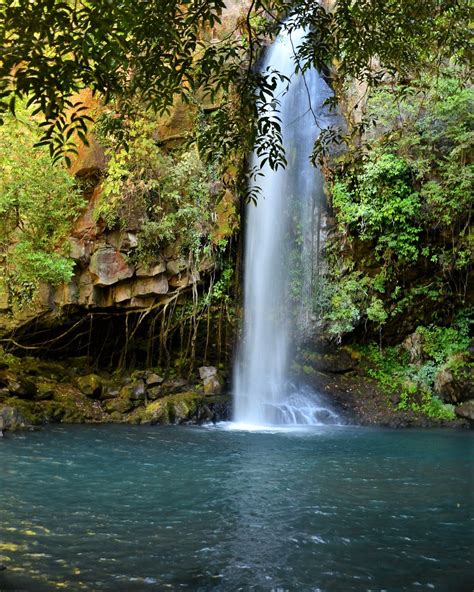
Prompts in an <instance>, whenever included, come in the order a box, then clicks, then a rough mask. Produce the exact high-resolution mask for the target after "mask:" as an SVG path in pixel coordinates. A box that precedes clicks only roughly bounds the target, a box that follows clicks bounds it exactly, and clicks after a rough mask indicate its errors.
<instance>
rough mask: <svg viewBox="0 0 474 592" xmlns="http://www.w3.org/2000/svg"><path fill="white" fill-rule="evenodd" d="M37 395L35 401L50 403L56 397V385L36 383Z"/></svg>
mask: <svg viewBox="0 0 474 592" xmlns="http://www.w3.org/2000/svg"><path fill="white" fill-rule="evenodd" d="M36 387H37V389H38V390H37V393H36V396H35V399H36V400H37V401H49V400H50V399H52V398H53V397H54V390H55V387H56V383H55V382H53V381H46V380H44V381H39V382H37V383H36Z"/></svg>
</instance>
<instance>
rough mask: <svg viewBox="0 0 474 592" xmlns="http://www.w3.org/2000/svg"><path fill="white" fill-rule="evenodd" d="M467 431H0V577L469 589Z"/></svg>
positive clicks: (119, 587) (96, 584)
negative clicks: (4, 567) (3, 434)
mask: <svg viewBox="0 0 474 592" xmlns="http://www.w3.org/2000/svg"><path fill="white" fill-rule="evenodd" d="M473 442H474V440H473V434H472V433H468V432H462V431H450V430H444V431H442V430H429V431H428V430H426V431H421V430H420V431H418V430H403V431H396V430H382V429H366V428H340V427H339V428H336V427H325V428H319V429H312V430H310V431H301V432H280V433H249V432H239V431H226V430H224V429H219V428H197V427H171V428H158V427H140V426H136V427H131V426H130V427H128V426H127V427H126V426H61V427H50V428H47V429H44V430H41V431H38V432H29V433H24V434H15V435H13V434H10V435H9V436H8V438H4V439H3V440H2V441H0V467H1V473H0V486H1V487H0V504H1V505H0V563H3V564H5V565H7V566H8V569H7V570H6V571H4V572H0V590H2V591H3V590H27V591H43V590H44V591H47V590H57V589H67V590H71V591H74V590H93V591H96V590H97V591H101V590H111V591H112V590H113V591H127V592H133V591H136V590H144V591H146V590H150V591H152V590H193V591H194V590H198V591H199V590H203V591H207V590H209V591H220V590H225V591H227V590H229V591H234V590H245V591H246V590H258V591H259V590H262V591H266V590H268V591H275V592H277V591H278V592H283V591H286V590H291V591H293V590H298V591H300V590H303V591H305V590H308V591H309V590H311V591H317V590H328V591H331V592H332V591H336V592H337V591H341V592H347V591H351V590H357V591H358V590H378V591H381V590H388V591H401V590H414V591H418V590H443V591H444V590H446V591H453V592H462V591H466V592H467V591H468V590H472V583H473V579H472V578H471V574H472V573H474V570H473V557H472V543H473V540H472V533H473V530H472V528H473V523H472V514H471V513H470V508H471V507H472V506H470V504H472V493H473V491H472V465H470V463H471V459H472V452H473Z"/></svg>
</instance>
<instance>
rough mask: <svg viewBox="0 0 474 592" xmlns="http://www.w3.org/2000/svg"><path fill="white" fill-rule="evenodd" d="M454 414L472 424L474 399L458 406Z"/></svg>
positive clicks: (473, 419) (473, 420)
mask: <svg viewBox="0 0 474 592" xmlns="http://www.w3.org/2000/svg"><path fill="white" fill-rule="evenodd" d="M455 413H456V415H457V416H458V417H462V418H463V419H468V420H469V421H471V422H474V399H470V400H469V401H464V403H461V405H458V406H457V407H456V409H455Z"/></svg>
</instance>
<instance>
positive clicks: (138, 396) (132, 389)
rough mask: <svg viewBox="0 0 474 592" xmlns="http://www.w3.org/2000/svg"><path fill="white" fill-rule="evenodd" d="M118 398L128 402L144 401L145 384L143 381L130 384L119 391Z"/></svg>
mask: <svg viewBox="0 0 474 592" xmlns="http://www.w3.org/2000/svg"><path fill="white" fill-rule="evenodd" d="M120 398H124V399H129V400H130V401H144V400H145V383H144V382H143V380H138V381H136V382H131V383H130V384H126V385H125V386H123V387H122V388H121V389H120Z"/></svg>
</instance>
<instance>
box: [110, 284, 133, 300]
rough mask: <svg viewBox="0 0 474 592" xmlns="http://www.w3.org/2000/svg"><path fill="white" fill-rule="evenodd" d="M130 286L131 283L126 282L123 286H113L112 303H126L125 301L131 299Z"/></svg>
mask: <svg viewBox="0 0 474 592" xmlns="http://www.w3.org/2000/svg"><path fill="white" fill-rule="evenodd" d="M132 286H133V284H132V283H131V282H126V283H123V284H118V285H117V286H114V288H113V290H114V294H113V299H114V302H126V301H127V300H131V299H132Z"/></svg>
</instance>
